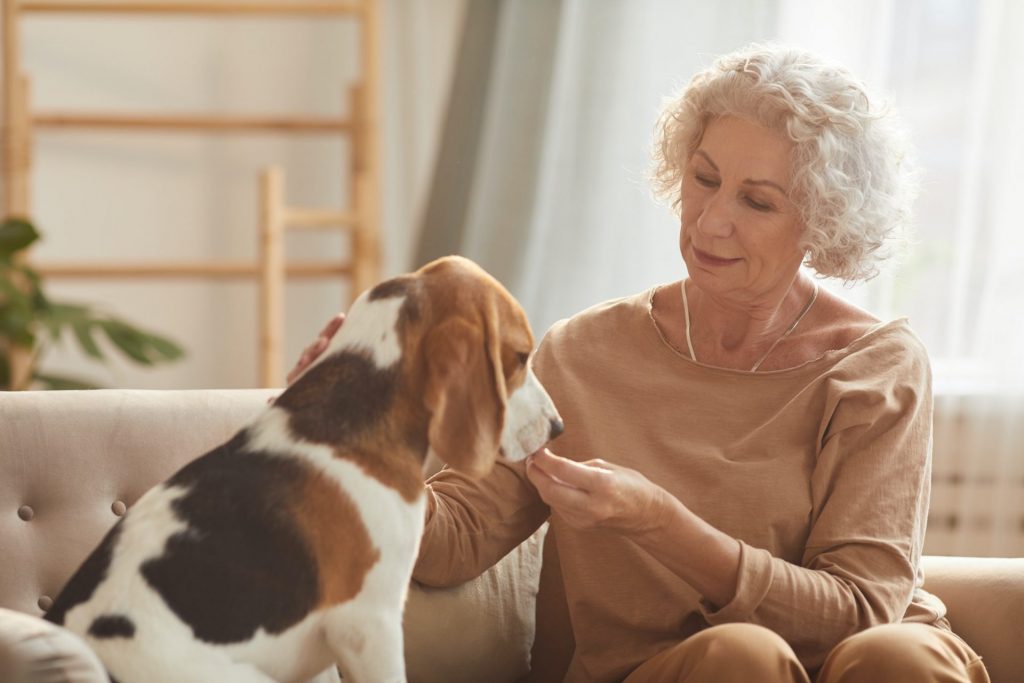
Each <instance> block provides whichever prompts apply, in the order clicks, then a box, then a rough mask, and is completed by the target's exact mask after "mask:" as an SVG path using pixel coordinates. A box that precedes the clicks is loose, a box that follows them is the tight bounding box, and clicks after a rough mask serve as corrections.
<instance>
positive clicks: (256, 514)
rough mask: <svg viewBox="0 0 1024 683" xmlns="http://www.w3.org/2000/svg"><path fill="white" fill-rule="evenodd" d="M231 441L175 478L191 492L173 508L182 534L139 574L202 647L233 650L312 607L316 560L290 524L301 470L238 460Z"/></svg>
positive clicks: (242, 436) (282, 462)
mask: <svg viewBox="0 0 1024 683" xmlns="http://www.w3.org/2000/svg"><path fill="white" fill-rule="evenodd" d="M246 442H247V435H246V432H245V431H244V430H243V431H242V432H240V433H239V434H238V435H236V436H235V438H234V439H232V440H231V441H229V442H228V443H226V444H224V445H223V446H221V447H220V448H218V449H216V450H214V451H211V452H210V453H208V454H206V455H205V456H203V457H202V458H199V459H198V460H196V461H194V462H192V463H190V464H189V465H187V466H185V467H184V468H183V469H181V470H180V471H179V472H178V473H177V474H175V475H174V476H173V477H172V478H171V479H170V480H169V481H168V482H167V484H168V486H181V487H185V488H187V489H189V491H188V493H186V494H185V495H184V496H182V497H181V498H179V499H178V500H176V501H175V502H174V503H173V504H172V507H173V510H174V513H175V515H176V516H177V517H178V518H180V519H181V520H182V521H184V522H186V523H187V524H188V527H189V528H188V530H186V531H183V532H181V533H179V534H175V535H174V536H172V537H171V538H169V539H168V540H167V545H166V546H165V548H164V554H163V555H162V556H161V557H159V558H156V559H153V560H149V561H148V562H145V563H144V564H143V565H142V567H141V572H142V575H143V576H144V577H145V579H146V581H147V582H148V583H149V585H150V586H152V587H153V589H154V590H156V591H157V592H158V593H159V594H160V596H161V597H162V598H163V599H164V602H166V603H167V606H168V607H169V608H170V609H171V610H172V611H173V612H174V613H175V614H176V615H178V618H180V619H181V620H182V621H183V622H184V623H186V624H188V625H189V626H190V627H191V628H192V632H193V633H194V634H195V637H196V638H198V639H199V640H202V641H205V642H208V643H222V644H226V643H235V642H239V641H244V640H248V639H249V638H251V637H252V636H253V634H255V633H256V630H257V629H260V628H263V629H264V630H266V631H267V632H268V633H280V632H282V631H284V630H285V629H287V628H288V627H290V626H292V625H294V624H296V623H297V622H299V621H300V620H302V619H303V618H304V617H305V616H306V615H308V614H309V612H310V611H311V610H312V608H313V607H314V606H315V605H316V604H317V601H318V598H319V580H318V579H319V577H318V574H317V568H316V562H315V559H314V558H313V556H312V553H311V551H310V550H309V548H308V547H307V546H306V544H305V542H304V541H303V536H302V534H301V533H300V530H299V529H298V528H297V526H296V524H295V522H294V520H293V519H292V518H291V517H290V515H291V510H292V507H293V504H294V501H295V500H296V498H297V496H299V495H301V486H302V483H303V482H304V481H305V480H306V478H307V477H308V476H309V472H308V470H307V466H306V465H305V464H304V463H302V462H301V461H299V460H297V459H292V458H286V457H277V456H274V455H273V454H271V453H262V452H240V451H241V448H242V447H243V446H244V445H245V443H246Z"/></svg>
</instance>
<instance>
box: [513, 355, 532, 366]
mask: <svg viewBox="0 0 1024 683" xmlns="http://www.w3.org/2000/svg"><path fill="white" fill-rule="evenodd" d="M516 360H517V361H519V364H520V365H522V366H524V367H525V366H526V364H527V363H528V362H529V360H530V354H529V353H517V354H516Z"/></svg>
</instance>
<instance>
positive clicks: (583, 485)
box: [530, 448, 611, 491]
mask: <svg viewBox="0 0 1024 683" xmlns="http://www.w3.org/2000/svg"><path fill="white" fill-rule="evenodd" d="M530 462H531V463H532V464H534V465H535V466H537V467H539V468H540V469H541V470H543V471H544V473H545V474H547V475H548V476H550V477H552V478H553V479H555V480H556V481H558V482H560V483H562V484H565V485H567V486H572V487H575V488H578V489H584V490H587V491H592V490H594V489H595V488H598V487H600V486H601V485H602V484H603V482H604V481H606V480H607V477H608V474H609V473H610V472H611V468H610V467H608V466H607V465H606V464H604V463H601V462H600V461H593V462H589V463H583V462H576V461H575V460H570V459H568V458H563V457H561V456H560V455H555V454H554V453H552V452H551V451H550V450H548V449H547V448H544V449H541V450H539V451H537V452H536V453H534V454H533V455H531V456H530Z"/></svg>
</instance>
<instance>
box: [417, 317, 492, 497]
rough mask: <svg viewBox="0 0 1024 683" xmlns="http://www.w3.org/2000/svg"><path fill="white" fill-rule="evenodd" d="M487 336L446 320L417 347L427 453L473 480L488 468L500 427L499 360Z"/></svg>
mask: <svg viewBox="0 0 1024 683" xmlns="http://www.w3.org/2000/svg"><path fill="white" fill-rule="evenodd" d="M490 336H492V335H486V334H485V333H484V330H482V329H480V327H478V326H476V325H473V324H471V323H470V322H469V321H468V320H464V319H460V318H452V319H449V320H446V321H444V322H442V323H441V324H439V325H438V326H436V327H435V328H434V329H432V330H431V331H430V332H428V333H427V337H426V339H425V340H424V346H423V348H424V359H425V362H426V367H427V379H426V383H425V386H424V396H423V401H424V404H425V406H426V408H427V410H428V411H430V426H429V428H428V432H427V435H428V439H429V441H430V447H431V448H432V449H433V451H434V452H435V453H436V454H437V455H438V457H440V458H441V460H443V461H444V462H446V463H447V464H448V465H450V466H451V467H452V468H453V469H455V470H458V471H461V472H464V473H465V474H468V475H470V476H473V477H479V476H483V475H484V474H486V473H487V472H489V471H490V469H491V467H492V466H493V464H494V459H495V457H496V456H497V454H498V450H499V448H500V447H501V430H502V427H503V426H504V423H505V406H506V397H505V392H504V387H503V386H499V384H498V382H497V377H499V376H501V368H500V363H501V358H500V357H498V355H497V340H491V339H489V338H488V337H490Z"/></svg>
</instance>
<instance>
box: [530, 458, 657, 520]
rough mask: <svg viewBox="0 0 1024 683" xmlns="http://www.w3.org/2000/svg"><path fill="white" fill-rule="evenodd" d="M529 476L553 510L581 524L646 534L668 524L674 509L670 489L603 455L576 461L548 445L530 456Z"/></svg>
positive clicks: (565, 518)
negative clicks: (561, 455)
mask: <svg viewBox="0 0 1024 683" xmlns="http://www.w3.org/2000/svg"><path fill="white" fill-rule="evenodd" d="M526 476H527V477H529V479H530V481H531V482H532V483H533V485H534V486H535V487H536V488H537V491H538V493H540V497H541V498H542V499H543V500H544V502H545V503H547V504H548V505H549V506H550V507H551V510H552V512H557V513H558V514H559V515H560V516H561V517H562V518H563V519H564V520H565V521H566V522H567V523H568V524H569V525H570V526H572V527H574V528H577V529H610V530H615V531H620V532H624V533H628V534H642V533H644V532H647V531H653V530H656V529H658V528H660V527H661V526H663V525H664V524H665V522H666V518H667V517H668V516H669V513H670V510H669V507H670V503H671V496H670V495H669V493H668V492H667V491H665V489H663V488H661V487H660V486H658V485H657V484H655V483H653V482H652V481H651V480H649V479H648V478H647V477H645V476H644V475H642V474H640V473H639V472H637V471H636V470H631V469H629V468H627V467H621V466H619V465H614V464H612V463H608V462H605V461H603V460H588V461H587V462H575V461H573V460H569V459H567V458H563V457H560V456H558V455H555V454H554V453H552V452H551V451H549V450H548V449H546V448H545V449H543V450H540V451H537V452H536V453H534V454H533V455H531V456H530V457H529V458H528V459H527V461H526Z"/></svg>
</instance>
